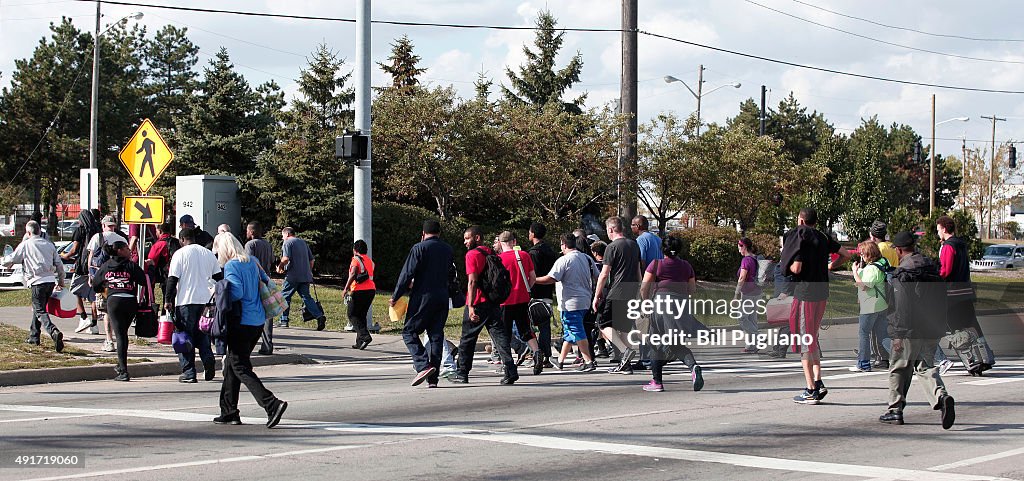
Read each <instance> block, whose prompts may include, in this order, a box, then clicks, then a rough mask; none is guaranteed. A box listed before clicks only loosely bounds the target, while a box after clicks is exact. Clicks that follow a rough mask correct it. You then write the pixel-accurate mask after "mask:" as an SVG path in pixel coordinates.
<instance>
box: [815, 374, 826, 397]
mask: <svg viewBox="0 0 1024 481" xmlns="http://www.w3.org/2000/svg"><path fill="white" fill-rule="evenodd" d="M814 387H815V388H817V390H818V400H819V401H821V400H823V399H825V396H826V395H828V388H827V387H825V383H824V382H822V381H821V379H818V380H817V381H814Z"/></svg>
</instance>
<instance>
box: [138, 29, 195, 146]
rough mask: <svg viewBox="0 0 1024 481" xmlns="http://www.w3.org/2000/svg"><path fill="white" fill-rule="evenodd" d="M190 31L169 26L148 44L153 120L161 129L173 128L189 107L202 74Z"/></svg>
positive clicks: (146, 55) (149, 89) (149, 86)
mask: <svg viewBox="0 0 1024 481" xmlns="http://www.w3.org/2000/svg"><path fill="white" fill-rule="evenodd" d="M187 34H188V29H186V28H184V27H183V28H178V27H175V26H174V25H167V26H165V27H163V28H161V29H160V30H158V31H157V32H156V35H155V36H154V37H153V38H152V39H150V40H148V41H147V42H146V48H145V60H146V68H147V74H148V77H149V83H148V85H147V87H148V89H147V90H148V93H149V94H150V96H151V102H152V114H151V115H150V117H149V118H150V120H152V121H153V122H154V123H155V124H156V125H157V127H158V128H159V127H164V128H166V129H171V128H172V127H173V123H172V119H173V118H174V117H177V116H180V115H182V114H183V113H184V112H185V110H186V108H187V100H188V97H189V95H191V94H192V93H193V91H195V89H196V79H197V78H198V76H199V74H198V72H196V71H195V66H196V64H197V63H198V62H199V57H198V54H199V47H197V46H195V44H193V43H192V41H191V40H189V38H188V35H187Z"/></svg>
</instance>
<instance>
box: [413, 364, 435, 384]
mask: <svg viewBox="0 0 1024 481" xmlns="http://www.w3.org/2000/svg"><path fill="white" fill-rule="evenodd" d="M435 372H437V369H434V366H428V367H427V368H426V369H424V370H422V371H420V372H418V373H416V377H414V378H412V385H413V386H419V385H420V384H423V381H426V380H427V378H428V377H430V375H431V374H434V373H435Z"/></svg>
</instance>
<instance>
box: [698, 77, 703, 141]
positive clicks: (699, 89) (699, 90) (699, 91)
mask: <svg viewBox="0 0 1024 481" xmlns="http://www.w3.org/2000/svg"><path fill="white" fill-rule="evenodd" d="M703 89H704V64H701V65H700V66H699V67H698V68H697V135H698V136H699V135H700V97H701V95H703V94H702V93H701V90H703Z"/></svg>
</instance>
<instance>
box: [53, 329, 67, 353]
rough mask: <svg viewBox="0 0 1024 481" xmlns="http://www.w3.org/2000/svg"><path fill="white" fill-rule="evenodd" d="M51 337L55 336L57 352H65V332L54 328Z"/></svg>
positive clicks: (54, 346) (54, 341) (54, 345)
mask: <svg viewBox="0 0 1024 481" xmlns="http://www.w3.org/2000/svg"><path fill="white" fill-rule="evenodd" d="M50 337H52V338H53V349H54V350H55V351H57V352H64V333H63V332H60V331H58V330H56V329H54V331H53V333H51V334H50Z"/></svg>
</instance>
